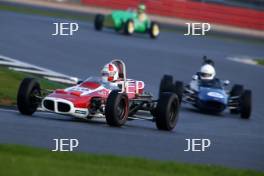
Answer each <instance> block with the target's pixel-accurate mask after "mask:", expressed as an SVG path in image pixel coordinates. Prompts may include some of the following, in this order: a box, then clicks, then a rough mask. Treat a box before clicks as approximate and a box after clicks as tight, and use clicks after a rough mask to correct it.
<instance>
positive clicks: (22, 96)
mask: <svg viewBox="0 0 264 176" xmlns="http://www.w3.org/2000/svg"><path fill="white" fill-rule="evenodd" d="M36 95H38V96H40V95H41V93H40V85H39V82H38V81H37V80H36V79H34V78H25V79H23V81H22V82H21V84H20V86H19V89H18V93H17V108H18V110H19V112H20V113H21V114H24V115H32V114H33V113H34V112H35V111H36V110H37V108H38V106H39V103H40V100H39V98H37V97H36Z"/></svg>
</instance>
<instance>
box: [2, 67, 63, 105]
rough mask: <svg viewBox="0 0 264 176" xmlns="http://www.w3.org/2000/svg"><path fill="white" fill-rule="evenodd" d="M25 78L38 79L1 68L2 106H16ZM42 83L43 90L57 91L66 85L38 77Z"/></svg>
mask: <svg viewBox="0 0 264 176" xmlns="http://www.w3.org/2000/svg"><path fill="white" fill-rule="evenodd" d="M25 77H36V76H33V75H30V74H25V73H21V72H16V71H12V70H9V69H8V68H6V67H0V83H1V86H0V105H4V106H12V105H15V104H16V95H17V90H18V87H19V85H20V82H21V80H22V79H23V78H25ZM36 78H38V79H39V81H40V85H41V88H44V89H55V88H63V87H65V85H63V84H59V83H55V82H51V81H48V80H46V79H42V78H39V77H36Z"/></svg>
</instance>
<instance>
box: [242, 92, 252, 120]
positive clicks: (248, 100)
mask: <svg viewBox="0 0 264 176" xmlns="http://www.w3.org/2000/svg"><path fill="white" fill-rule="evenodd" d="M251 109H252V93H251V91H250V90H245V91H244V92H243V94H242V95H241V98H240V117H241V118H243V119H249V118H250V115H251Z"/></svg>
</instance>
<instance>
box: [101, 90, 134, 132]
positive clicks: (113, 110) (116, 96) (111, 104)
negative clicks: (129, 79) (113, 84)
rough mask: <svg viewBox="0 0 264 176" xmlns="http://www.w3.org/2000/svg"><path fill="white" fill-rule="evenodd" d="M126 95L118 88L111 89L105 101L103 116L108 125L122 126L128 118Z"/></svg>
mask: <svg viewBox="0 0 264 176" xmlns="http://www.w3.org/2000/svg"><path fill="white" fill-rule="evenodd" d="M128 111H129V109H128V97H127V94H125V93H120V92H119V90H113V91H112V92H111V93H110V94H109V96H108V98H107V101H106V106H105V118H106V122H107V124H108V125H110V126H117V127H119V126H122V125H124V124H125V123H126V121H127V118H128Z"/></svg>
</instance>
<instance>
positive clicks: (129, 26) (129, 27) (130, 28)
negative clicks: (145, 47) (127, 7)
mask: <svg viewBox="0 0 264 176" xmlns="http://www.w3.org/2000/svg"><path fill="white" fill-rule="evenodd" d="M134 31H135V25H134V22H133V20H127V22H126V23H125V26H124V32H125V34H126V35H132V34H133V33H134Z"/></svg>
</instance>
